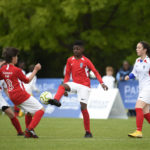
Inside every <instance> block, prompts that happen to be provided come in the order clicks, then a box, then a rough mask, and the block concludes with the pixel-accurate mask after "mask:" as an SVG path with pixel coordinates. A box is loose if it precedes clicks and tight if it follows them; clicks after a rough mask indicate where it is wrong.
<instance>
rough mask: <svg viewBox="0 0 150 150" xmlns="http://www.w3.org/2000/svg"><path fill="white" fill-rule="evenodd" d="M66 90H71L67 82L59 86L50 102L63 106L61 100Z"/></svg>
mask: <svg viewBox="0 0 150 150" xmlns="http://www.w3.org/2000/svg"><path fill="white" fill-rule="evenodd" d="M65 91H70V87H69V85H67V84H61V85H60V86H59V87H58V90H57V92H56V94H55V96H54V99H50V100H49V104H51V105H56V106H58V107H60V106H61V103H60V102H59V101H60V99H61V97H62V96H63V95H64V94H65Z"/></svg>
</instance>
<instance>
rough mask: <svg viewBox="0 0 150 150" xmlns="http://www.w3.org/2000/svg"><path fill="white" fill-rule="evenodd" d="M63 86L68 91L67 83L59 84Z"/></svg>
mask: <svg viewBox="0 0 150 150" xmlns="http://www.w3.org/2000/svg"><path fill="white" fill-rule="evenodd" d="M61 86H63V87H64V88H65V90H66V91H70V87H69V86H68V85H67V84H61Z"/></svg>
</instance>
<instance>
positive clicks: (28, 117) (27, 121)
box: [25, 114, 32, 128]
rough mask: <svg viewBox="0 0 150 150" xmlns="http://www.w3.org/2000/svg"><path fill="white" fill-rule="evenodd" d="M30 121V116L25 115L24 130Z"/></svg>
mask: <svg viewBox="0 0 150 150" xmlns="http://www.w3.org/2000/svg"><path fill="white" fill-rule="evenodd" d="M31 121H32V116H31V115H30V114H26V115H25V124H26V128H28V126H29V124H30V123H31Z"/></svg>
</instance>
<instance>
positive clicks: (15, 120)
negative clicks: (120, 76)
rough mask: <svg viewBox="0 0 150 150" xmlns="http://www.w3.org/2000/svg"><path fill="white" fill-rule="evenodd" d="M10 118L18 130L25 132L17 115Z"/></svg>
mask: <svg viewBox="0 0 150 150" xmlns="http://www.w3.org/2000/svg"><path fill="white" fill-rule="evenodd" d="M10 120H11V123H12V124H13V126H14V127H15V128H16V130H17V132H18V133H23V131H22V129H21V126H20V123H19V120H18V119H17V118H16V117H14V118H12V119H10Z"/></svg>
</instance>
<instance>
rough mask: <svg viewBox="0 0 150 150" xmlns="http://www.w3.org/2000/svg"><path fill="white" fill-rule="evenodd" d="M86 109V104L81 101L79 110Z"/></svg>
mask: <svg viewBox="0 0 150 150" xmlns="http://www.w3.org/2000/svg"><path fill="white" fill-rule="evenodd" d="M85 109H87V105H86V104H84V103H81V111H82V110H85Z"/></svg>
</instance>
